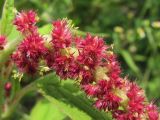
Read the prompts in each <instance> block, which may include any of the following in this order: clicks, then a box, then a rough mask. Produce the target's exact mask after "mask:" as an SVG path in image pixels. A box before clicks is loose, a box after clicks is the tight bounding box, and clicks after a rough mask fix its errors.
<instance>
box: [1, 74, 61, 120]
mask: <svg viewBox="0 0 160 120" xmlns="http://www.w3.org/2000/svg"><path fill="white" fill-rule="evenodd" d="M54 75H55V74H54ZM54 75H53V73H52V74H48V75H46V76H45V77H44V76H43V77H40V78H39V79H37V80H35V81H34V82H32V83H30V84H28V85H27V86H25V87H24V88H22V89H21V90H20V91H19V92H17V93H16V95H15V97H14V98H13V100H12V101H11V103H10V106H9V109H8V110H7V111H6V112H5V113H4V114H3V116H2V120H10V116H11V115H12V114H13V113H14V110H15V108H16V106H17V105H18V103H19V102H20V100H21V99H22V98H23V97H24V96H25V95H26V94H27V93H29V92H31V91H36V90H38V85H39V84H38V83H43V82H44V79H46V77H47V78H49V80H50V78H51V77H54ZM55 84H58V82H57V81H56V82H55Z"/></svg>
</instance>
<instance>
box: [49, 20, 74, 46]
mask: <svg viewBox="0 0 160 120" xmlns="http://www.w3.org/2000/svg"><path fill="white" fill-rule="evenodd" d="M71 41H72V32H71V28H70V26H69V25H68V22H67V20H66V19H64V20H57V21H54V22H53V31H52V43H53V45H54V47H55V48H65V47H68V46H70V45H71Z"/></svg>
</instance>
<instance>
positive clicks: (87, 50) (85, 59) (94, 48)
mask: <svg viewBox="0 0 160 120" xmlns="http://www.w3.org/2000/svg"><path fill="white" fill-rule="evenodd" d="M76 44H77V48H78V50H79V52H80V53H79V54H80V55H79V56H78V61H79V62H80V63H81V64H84V65H86V66H88V67H89V68H91V69H94V68H95V66H97V65H98V64H100V63H101V61H102V59H103V58H104V56H105V55H106V50H107V46H106V45H105V44H104V41H103V39H102V38H99V37H97V36H95V37H93V36H91V35H90V34H87V36H86V38H85V39H77V41H76Z"/></svg>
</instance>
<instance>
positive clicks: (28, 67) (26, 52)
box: [12, 34, 46, 73]
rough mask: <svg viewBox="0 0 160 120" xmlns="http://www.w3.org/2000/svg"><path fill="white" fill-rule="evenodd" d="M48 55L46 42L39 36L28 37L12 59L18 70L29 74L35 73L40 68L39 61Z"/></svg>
mask: <svg viewBox="0 0 160 120" xmlns="http://www.w3.org/2000/svg"><path fill="white" fill-rule="evenodd" d="M45 54H46V48H45V46H44V41H43V38H42V37H41V36H39V35H38V34H35V35H34V34H33V35H30V36H27V37H26V38H25V39H24V40H23V41H22V43H21V44H20V45H19V47H18V49H17V51H16V52H15V53H14V54H13V55H12V59H13V60H14V62H15V63H16V65H17V66H18V68H19V69H20V70H21V71H23V72H27V73H34V72H36V69H37V67H38V61H39V59H40V58H42V57H43V56H44V55H45Z"/></svg>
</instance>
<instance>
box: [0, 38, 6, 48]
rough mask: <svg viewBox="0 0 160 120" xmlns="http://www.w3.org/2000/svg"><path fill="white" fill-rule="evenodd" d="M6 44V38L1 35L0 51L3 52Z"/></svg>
mask: <svg viewBox="0 0 160 120" xmlns="http://www.w3.org/2000/svg"><path fill="white" fill-rule="evenodd" d="M5 44H6V37H5V36H3V35H0V50H3V48H4V45H5Z"/></svg>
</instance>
